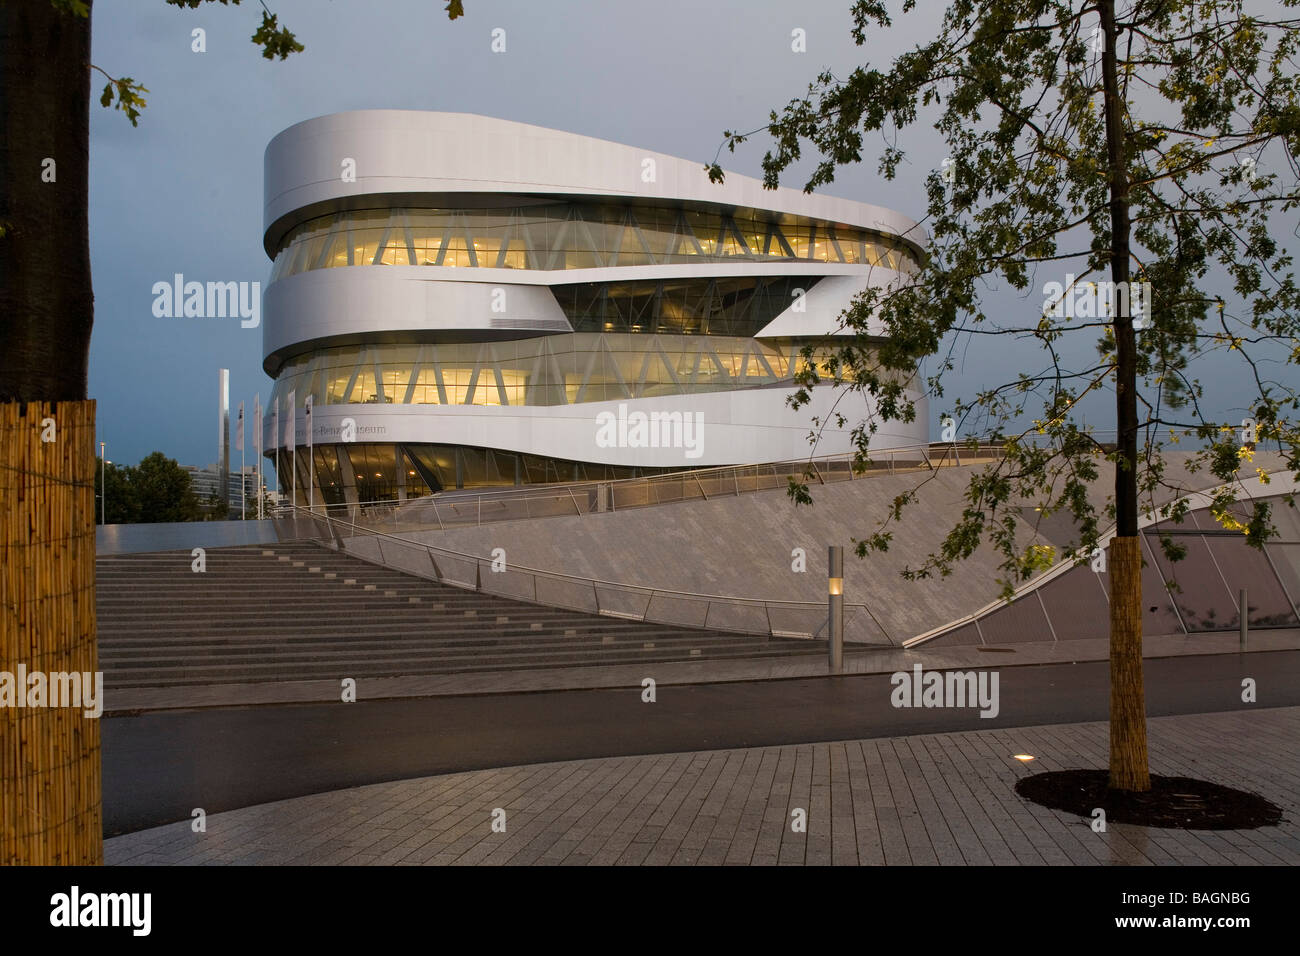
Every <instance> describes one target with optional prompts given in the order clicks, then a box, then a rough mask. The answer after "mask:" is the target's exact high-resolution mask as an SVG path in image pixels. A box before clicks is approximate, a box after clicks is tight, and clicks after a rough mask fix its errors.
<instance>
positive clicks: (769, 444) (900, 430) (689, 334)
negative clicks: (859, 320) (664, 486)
mask: <svg viewBox="0 0 1300 956" xmlns="http://www.w3.org/2000/svg"><path fill="white" fill-rule="evenodd" d="M344 160H346V162H344ZM349 165H350V166H351V168H352V169H353V170H355V174H354V175H351V176H349V175H347V169H348V168H349ZM265 167H266V184H265V186H266V209H265V217H264V218H265V233H264V237H263V243H264V246H265V248H266V251H267V255H268V256H269V258H270V259H271V261H272V267H271V278H270V282H269V283H268V285H267V289H266V293H265V305H264V309H263V316H264V318H263V355H264V359H263V367H264V368H265V370H266V372H267V373H268V374H269V375H271V376H272V377H273V379H274V380H275V385H274V388H273V391H272V396H271V403H269V404H268V415H267V416H266V419H267V421H266V425H265V427H266V429H267V430H266V432H265V433H264V447H265V448H267V449H268V452H267V453H268V455H269V456H271V457H272V458H273V459H274V461H275V463H276V466H277V468H279V469H280V471H281V475H280V484H281V487H282V488H287V487H289V486H290V485H292V484H293V483H294V482H293V481H292V480H290V478H289V474H288V469H290V468H292V467H294V463H295V462H296V467H297V476H296V484H297V488H298V497H299V502H300V503H303V504H305V503H306V502H307V500H308V498H309V492H308V489H309V488H310V489H311V492H310V497H311V498H312V500H314V501H316V502H327V503H333V504H341V503H351V504H359V505H364V504H365V503H367V502H373V501H386V500H403V499H406V498H408V497H414V496H417V495H423V494H429V493H436V492H439V491H442V490H445V489H451V488H472V487H479V486H494V485H520V484H542V483H546V482H555V481H564V482H570V481H574V480H609V479H613V478H620V477H634V476H637V475H643V474H649V473H658V472H663V471H671V470H682V469H684V468H691V467H701V466H710V465H719V464H742V463H753V462H761V461H777V460H789V459H791V458H798V457H802V456H805V455H807V454H808V451H809V449H808V446H807V436H808V432H809V427H810V422H811V421H812V420H813V418H814V417H818V416H823V415H824V414H825V412H826V411H827V410H828V409H829V408H830V405H831V403H832V402H833V401H834V396H833V395H832V394H831V392H832V391H833V390H832V389H829V388H822V387H819V388H817V389H814V393H815V396H814V401H813V403H812V404H811V406H810V407H809V408H807V409H805V410H803V411H801V412H800V413H795V412H794V411H792V410H791V409H789V407H788V404H787V403H786V397H787V396H788V395H789V393H790V391H791V389H792V378H793V376H794V375H795V374H796V372H797V371H798V370H799V368H800V366H801V363H802V362H804V361H805V360H804V359H803V358H801V354H800V353H801V350H802V349H803V348H804V347H805V346H807V345H812V346H813V348H814V356H816V355H817V354H821V353H829V351H830V350H831V348H832V347H833V346H834V341H835V336H837V335H842V334H844V330H843V329H842V328H840V315H841V313H842V312H843V311H844V309H845V308H847V307H848V306H849V305H850V304H851V303H852V300H853V297H854V296H855V295H856V294H857V293H858V292H861V291H862V290H863V289H865V288H867V287H868V286H871V285H877V286H879V285H888V284H890V283H895V282H898V281H900V280H901V279H902V277H905V276H906V275H907V274H908V273H910V272H913V271H914V270H915V269H916V268H917V267H918V263H919V261H920V256H921V255H922V249H923V246H924V240H925V237H924V235H923V234H921V232H920V231H919V228H918V227H917V225H916V224H915V223H914V222H912V221H911V220H909V219H906V218H905V217H903V216H901V215H899V214H898V213H895V212H892V211H891V210H888V209H884V208H882V207H878V206H872V205H868V204H865V203H858V202H851V201H848V200H839V199H832V198H829V197H825V196H819V195H812V196H808V195H804V194H802V193H798V192H795V191H792V190H785V189H779V190H774V191H773V190H764V189H762V188H761V184H760V183H758V182H757V181H756V180H752V179H747V178H745V177H741V176H728V178H727V181H726V183H725V184H723V185H717V184H712V183H709V182H708V178H707V176H706V175H705V174H704V172H703V171H702V169H700V167H699V165H698V164H697V163H694V162H691V161H687V160H681V159H677V158H674V157H671V156H664V155H661V154H657V153H647V152H646V151H645V150H640V149H636V148H633V147H630V146H622V145H619V144H615V143H609V142H605V141H602V140H596V139H590V138H587V137H583V136H577V135H574V134H570V133H563V132H559V131H555V130H545V129H540V128H538V127H533V126H527V125H525V124H520V123H511V122H506V121H502V120H494V119H489V118H486V117H481V116H469V115H464V114H454V113H425V112H410V111H397V110H373V111H359V112H352V113H341V114H335V115H332V116H325V117H320V118H318V119H314V120H309V121H307V122H305V123H300V124H298V125H296V126H293V127H290V128H289V129H288V130H285V131H284V132H282V133H280V134H279V135H278V136H276V137H275V138H274V139H273V140H272V141H271V143H270V145H269V146H268V148H267V152H266V163H265ZM340 168H342V169H343V172H342V173H340ZM647 171H649V174H647ZM379 266H383V267H386V268H377V267H379ZM814 360H815V361H819V362H820V360H818V359H816V358H814ZM783 386H784V387H783ZM290 396H293V400H294V405H295V407H294V408H293V409H289V407H288V402H289V400H290ZM309 396H310V397H311V400H312V404H313V416H312V417H313V419H314V421H313V422H312V423H311V425H310V427H311V428H312V435H311V444H312V446H313V452H312V454H311V455H310V456H308V455H307V454H306V453H305V451H301V450H302V449H303V448H304V446H305V445H306V444H307V443H308V436H307V435H306V433H305V429H306V428H307V427H309V426H308V423H307V420H306V416H305V414H304V406H305V403H306V400H307V398H308V397H309ZM918 397H919V396H918ZM858 398H859V400H862V401H865V399H862V398H861V396H859V397H858ZM271 409H276V410H278V413H279V415H280V416H281V418H280V421H281V422H284V421H285V420H286V419H285V417H284V416H287V415H289V414H292V415H293V428H294V430H295V432H296V439H295V441H296V445H297V447H298V449H300V453H299V454H297V455H296V456H295V455H291V454H288V453H285V452H282V451H280V452H277V451H276V450H275V449H276V448H277V447H278V446H279V445H282V444H283V442H282V441H281V442H277V441H276V440H275V439H274V438H273V437H272V436H271V434H270V427H271V424H270V420H271V418H272V415H271V414H270V410H271ZM862 411H863V414H869V412H870V409H863V410H862ZM638 415H642V416H647V417H649V416H664V417H665V420H667V418H672V419H673V420H674V421H681V420H686V421H689V422H691V423H692V424H695V423H698V428H697V431H698V434H699V435H700V436H702V437H701V438H699V439H698V440H696V441H695V442H694V444H692V446H691V447H689V448H687V447H683V446H680V445H677V446H675V445H674V444H673V443H672V442H667V441H665V442H662V443H660V442H654V443H648V444H647V443H644V442H640V443H639V442H637V441H636V440H635V434H636V432H635V422H636V420H637V416H638ZM609 416H616V417H618V420H619V421H621V422H623V423H624V424H625V425H626V423H627V422H629V421H630V422H632V423H633V426H634V427H633V429H632V431H631V432H630V433H629V432H628V430H627V429H626V428H623V430H622V431H619V432H618V433H617V436H616V437H617V439H618V440H613V441H611V440H608V438H609V435H613V434H614V433H613V432H608V433H607V434H605V435H604V437H602V433H601V431H600V429H601V423H602V422H606V421H608V420H611V419H610V418H609ZM849 427H851V426H848V425H846V426H845V428H844V429H825V430H823V434H822V444H821V445H820V446H819V447H818V449H817V452H816V453H818V454H830V453H834V452H836V451H841V450H847V448H848V447H849V445H848V443H849V440H850V439H849V433H848V431H847V429H848V428H849ZM890 428H891V429H892V430H889V429H886V430H884V431H882V433H881V434H880V435H879V436H878V441H879V442H880V444H881V445H882V446H884V447H887V446H888V445H890V444H895V445H904V444H916V443H919V442H922V441H924V440H925V439H926V437H927V426H926V423H925V421H924V418H923V416H918V421H917V423H916V424H913V425H903V424H892V425H891V426H890ZM627 434H631V436H632V437H631V438H628V439H627V440H624V439H625V438H626V437H627ZM276 437H281V436H276Z"/></svg>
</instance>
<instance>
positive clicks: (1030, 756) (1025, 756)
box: [1011, 754, 1035, 763]
mask: <svg viewBox="0 0 1300 956" xmlns="http://www.w3.org/2000/svg"><path fill="white" fill-rule="evenodd" d="M1011 756H1013V757H1015V758H1016V759H1017V760H1019V761H1020V762H1021V763H1029V761H1031V760H1034V759H1035V757H1034V755H1033V754H1012V755H1011Z"/></svg>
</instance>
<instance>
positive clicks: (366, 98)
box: [90, 0, 1248, 465]
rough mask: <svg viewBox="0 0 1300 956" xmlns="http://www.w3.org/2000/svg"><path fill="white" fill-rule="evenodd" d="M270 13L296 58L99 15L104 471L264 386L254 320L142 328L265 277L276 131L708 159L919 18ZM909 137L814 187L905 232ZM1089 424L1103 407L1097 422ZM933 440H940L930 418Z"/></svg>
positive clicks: (797, 9)
mask: <svg viewBox="0 0 1300 956" xmlns="http://www.w3.org/2000/svg"><path fill="white" fill-rule="evenodd" d="M267 5H268V6H269V7H270V9H271V10H272V11H273V12H275V13H277V14H278V15H279V17H280V21H281V23H283V24H285V25H287V26H289V27H290V28H291V29H292V30H294V31H295V32H296V34H297V35H298V39H299V40H300V41H301V42H302V43H303V44H305V46H306V50H305V51H304V52H303V53H299V54H295V55H293V56H291V57H290V58H289V59H288V60H286V61H284V62H280V61H275V62H271V61H267V60H265V59H263V58H262V57H261V55H260V51H259V49H258V48H256V47H254V45H253V44H252V43H251V42H250V41H249V37H250V36H251V34H252V33H253V31H254V30H256V29H257V27H258V24H259V22H260V7H259V6H258V4H257V3H256V2H247V0H246V2H245V3H244V4H243V5H242V6H239V7H225V6H221V5H219V4H205V5H204V7H203V8H202V9H200V10H181V9H178V8H176V7H172V6H168V5H166V4H165V3H163V0H96V2H95V5H94V15H93V16H94V20H93V24H92V30H93V58H94V62H95V64H96V65H97V66H100V67H102V68H103V69H104V70H106V71H108V72H109V73H111V74H113V75H114V76H122V75H127V76H131V77H134V78H135V79H136V80H137V81H139V82H141V83H143V84H144V86H146V87H147V88H148V89H149V93H148V94H146V95H145V98H146V99H147V101H148V106H147V108H146V109H145V110H144V112H143V114H142V116H141V119H140V125H139V127H138V128H132V127H131V125H130V123H129V122H128V121H127V120H126V119H125V117H124V115H123V114H121V113H119V112H116V111H110V110H104V109H101V108H99V106H98V105H97V100H98V94H99V90H100V89H101V88H102V85H103V84H102V82H101V80H102V78H99V79H97V81H96V82H95V83H94V84H93V86H92V90H93V94H94V97H93V99H94V100H95V103H96V105H94V106H93V107H92V110H91V123H90V131H91V132H90V159H91V165H90V248H91V262H92V266H93V270H94V284H95V313H96V316H95V331H94V336H93V339H92V343H91V362H90V394H91V397H92V398H96V399H98V401H99V427H100V437H101V438H102V439H104V440H106V441H107V442H108V458H109V459H110V460H112V461H117V462H123V463H135V462H137V461H139V460H140V458H142V457H143V456H144V455H146V454H148V453H149V452H151V451H154V450H160V451H163V452H164V453H165V454H167V455H168V456H170V457H174V458H176V459H178V460H179V461H180V462H182V463H183V464H197V465H202V464H206V463H208V462H212V461H215V460H216V455H217V451H216V446H217V412H216V397H217V370H218V369H219V368H222V367H226V368H229V369H230V370H231V385H230V393H231V405H232V408H235V407H238V404H239V402H240V401H241V400H243V401H245V402H246V403H247V406H248V409H249V411H250V415H251V409H252V400H253V394H254V393H255V392H257V391H259V390H260V392H261V393H262V397H263V400H265V398H266V396H267V395H268V394H269V392H270V386H271V383H270V380H269V379H268V378H267V377H266V376H265V374H264V373H263V372H262V369H261V341H262V332H261V329H260V328H258V329H243V328H241V327H240V324H239V320H238V319H195V318H188V319H187V318H170V319H164V318H155V317H154V315H153V313H152V303H153V295H152V293H151V288H152V286H153V284H154V283H155V282H160V281H163V282H170V281H171V279H172V276H173V275H174V274H175V273H178V272H179V273H183V274H184V275H185V277H186V279H187V280H188V279H194V280H198V281H203V282H206V281H209V280H216V281H259V282H262V283H263V284H265V281H266V278H267V275H268V273H269V269H270V262H269V261H268V259H267V258H266V255H265V253H264V252H263V251H262V245H261V233H262V154H263V151H264V150H265V148H266V144H267V142H268V141H269V140H270V139H271V138H272V137H273V136H274V135H275V134H276V133H277V132H279V131H280V130H282V129H284V128H285V127H287V126H290V125H292V124H294V123H297V122H299V121H301V120H304V119H307V118H309V117H313V116H319V115H321V114H324V113H332V112H337V111H340V110H350V109H368V108H395V109H432V110H448V111H459V112H468V113H481V114H485V115H489V116H498V117H502V118H505V119H511V120H518V121H522V122H528V123H534V124H537V125H540V126H548V127H553V128H556V129H562V130H568V131H571V132H574V133H580V134H583V135H587V136H595V137H600V138H602V139H609V140H614V141H616V142H621V143H627V144H630V145H634V146H640V147H643V148H646V149H651V150H656V151H661V152H665V153H669V154H672V155H677V156H683V157H687V158H691V159H697V160H699V162H700V163H701V164H704V163H705V162H707V161H709V160H711V159H712V158H713V155H714V153H715V151H716V149H717V147H718V144H719V143H720V141H721V133H722V131H723V130H724V129H746V130H748V129H754V128H756V127H758V126H759V125H761V124H762V123H763V122H764V121H765V120H766V117H767V114H768V111H769V110H770V109H772V108H774V107H776V106H779V105H781V104H784V103H785V102H787V101H788V100H789V99H791V98H792V97H793V96H795V95H797V94H799V93H801V92H802V91H803V90H804V89H805V88H806V86H807V84H808V83H809V82H810V81H811V80H812V79H813V78H814V77H815V76H816V74H817V73H818V72H819V71H820V70H822V69H824V68H828V67H829V68H830V69H832V70H833V71H834V72H835V73H836V74H837V75H840V76H843V75H846V74H847V73H848V72H849V71H850V70H851V69H852V68H853V66H855V65H857V64H859V63H861V62H862V61H863V59H864V57H866V58H871V59H873V60H874V61H876V62H877V63H879V64H880V65H885V62H886V61H887V60H888V58H890V57H891V56H893V55H895V54H896V53H897V52H899V51H900V50H901V49H902V48H903V46H904V45H911V44H912V43H914V42H917V41H918V40H920V39H921V34H920V32H918V31H924V30H926V29H929V28H932V26H933V24H932V23H931V22H930V20H929V19H928V18H927V17H925V16H915V15H913V16H908V17H904V18H901V19H900V20H899V23H900V26H901V27H902V29H901V30H898V31H896V36H897V39H896V40H895V41H894V42H892V43H891V45H890V48H889V49H879V48H875V49H873V48H871V47H868V48H867V49H866V50H865V51H864V50H863V49H860V48H858V47H856V46H855V45H854V43H853V41H852V38H851V36H850V33H849V30H850V26H851V20H850V17H849V8H850V6H851V3H850V0H817V2H815V3H807V2H804V3H788V2H785V3H782V2H776V0H714V2H709V3H700V2H698V0H656V2H655V3H637V2H619V3H609V2H600V0H562V2H547V3H537V2H535V0H510V2H498V0H466V4H465V5H466V9H467V15H466V16H465V17H463V18H462V19H459V20H456V21H455V22H450V21H448V20H447V18H446V14H445V13H444V12H443V7H444V5H445V4H444V2H442V0H267ZM926 5H927V4H926V3H923V4H922V6H923V7H924V6H926ZM934 6H937V4H934ZM195 27H202V28H203V29H204V30H206V33H207V36H206V41H207V52H206V53H195V52H192V51H191V30H193V29H194V28H195ZM495 27H502V28H504V29H505V30H506V52H505V53H503V54H501V53H493V52H492V51H491V49H490V43H491V31H492V30H493V28H495ZM796 28H800V29H803V30H804V31H806V36H807V52H806V53H796V52H793V51H792V50H791V31H792V30H794V29H796ZM909 30H911V31H913V32H911V33H909V32H908V31H909ZM95 76H96V77H98V74H95ZM906 135H907V138H906V140H905V141H904V145H905V146H906V147H907V148H908V149H909V151H910V156H909V165H908V166H906V167H905V168H904V170H903V172H902V174H901V175H900V177H899V178H898V179H897V180H896V181H894V182H893V183H887V182H885V181H884V180H883V179H881V178H880V177H879V176H878V175H877V174H876V172H875V167H876V163H875V156H876V153H877V152H878V151H879V150H878V144H871V143H869V144H868V145H869V147H870V152H869V156H868V161H867V162H865V163H863V164H862V165H860V166H858V167H856V168H852V169H846V170H843V171H841V173H840V174H839V175H838V176H837V180H836V182H835V183H834V184H832V185H831V186H830V187H827V188H826V189H825V191H826V192H828V193H830V194H832V195H838V196H843V197H846V198H850V199H857V200H862V201H867V202H875V203H879V204H881V205H884V206H889V207H892V208H894V209H897V210H899V211H900V212H902V213H904V214H906V215H909V216H912V217H914V218H919V217H920V215H921V213H922V212H923V210H924V192H923V186H922V184H923V180H924V177H925V176H926V175H927V174H928V172H929V170H930V169H931V168H934V167H937V166H938V165H939V162H940V158H941V157H940V155H939V140H938V138H937V135H936V134H935V133H934V132H933V130H931V129H930V128H929V127H928V126H920V127H914V128H913V129H912V131H910V132H909V133H908V134H906ZM765 149H766V141H765V140H763V139H761V138H756V139H755V140H753V141H752V142H751V144H749V145H748V146H746V147H743V148H742V151H741V152H738V153H737V154H735V155H729V156H726V157H725V161H724V166H725V167H726V168H728V169H732V170H735V171H737V172H740V173H745V174H748V175H760V174H761V167H760V162H761V159H762V155H763V152H764V150H765ZM806 169H807V164H805V165H804V166H803V167H802V168H801V169H800V170H798V171H796V173H795V174H794V175H790V176H788V177H787V178H786V179H785V180H783V182H784V184H786V185H791V186H796V187H797V186H802V183H803V180H802V179H801V178H799V176H798V173H799V172H803V171H804V170H806ZM1040 278H1041V277H1040ZM1047 278H1059V277H1047ZM1040 285H1041V282H1040ZM1036 290H1037V287H1035V291H1032V292H1031V293H1030V295H1029V296H1028V297H1027V298H1025V299H1017V298H1014V297H1012V296H1010V295H1006V294H1005V293H1000V292H998V291H997V290H996V289H995V290H992V292H991V294H992V295H993V296H1002V297H1004V298H1005V308H1006V309H1013V308H1014V309H1026V308H1027V309H1029V310H1031V311H1034V312H1036V311H1038V310H1040V309H1041V302H1042V295H1041V292H1039V291H1036ZM957 354H958V359H959V366H958V370H957V371H958V374H957V375H956V376H955V377H954V378H953V379H952V380H951V383H950V386H949V390H948V394H949V395H950V396H952V395H956V394H961V395H967V396H968V395H970V394H971V393H972V392H973V391H974V390H975V389H976V388H978V387H979V386H980V385H981V384H988V383H991V382H992V381H994V380H996V381H997V382H1002V381H1006V380H1008V379H1009V378H1014V376H1015V375H1016V373H1017V372H1019V371H1020V370H1021V369H1022V367H1023V368H1024V369H1025V370H1027V371H1036V370H1038V369H1039V368H1040V367H1041V361H1042V360H1041V358H1040V357H1039V355H1038V354H1037V350H1036V349H1034V347H1033V346H1032V345H1030V344H1029V343H1024V344H1023V345H1019V346H1015V347H1014V348H1011V349H1008V348H1007V343H1006V342H999V343H997V344H996V345H995V346H990V345H988V344H985V343H980V342H975V343H973V344H971V345H970V347H969V349H967V348H965V347H964V346H963V347H962V349H961V350H959V351H958V353H957ZM963 358H964V363H962V362H961V361H960V360H961V359H963ZM1223 378H1224V379H1225V381H1226V382H1227V384H1226V385H1224V382H1220V385H1221V387H1222V388H1223V391H1222V394H1221V395H1216V396H1215V398H1214V400H1213V401H1212V403H1211V407H1212V408H1215V409H1219V410H1221V412H1222V414H1225V415H1228V416H1229V417H1231V416H1232V415H1234V414H1236V411H1237V410H1238V409H1239V408H1240V406H1241V405H1243V404H1244V402H1245V400H1246V398H1247V397H1248V393H1247V392H1246V391H1245V388H1244V383H1243V386H1242V388H1241V390H1238V389H1236V388H1235V387H1233V385H1232V382H1233V381H1235V379H1232V378H1230V377H1227V376H1224V377H1223ZM945 404H947V403H945ZM939 411H940V408H939V407H938V406H936V407H935V408H934V409H933V412H934V415H933V416H932V417H934V418H936V419H937V417H938V413H939ZM1237 417H1240V415H1238V416H1237ZM1089 418H1090V419H1091V418H1092V413H1091V411H1090V412H1089ZM1105 418H1106V407H1105V401H1104V400H1103V402H1101V403H1100V404H1098V406H1097V420H1104V419H1105ZM931 428H932V433H933V434H934V436H935V437H936V438H937V436H938V429H937V423H936V422H931ZM232 441H233V434H232ZM238 461H239V456H238V453H237V452H236V453H234V462H235V463H236V464H238ZM250 463H251V457H250Z"/></svg>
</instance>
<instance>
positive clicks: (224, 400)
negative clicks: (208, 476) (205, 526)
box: [217, 368, 242, 518]
mask: <svg viewBox="0 0 1300 956" xmlns="http://www.w3.org/2000/svg"><path fill="white" fill-rule="evenodd" d="M218 381H219V384H218V385H217V390H218V393H219V394H218V396H217V404H218V410H217V418H218V420H217V427H218V432H217V495H218V497H219V498H220V500H221V512H220V513H221V516H222V517H223V518H224V517H225V516H226V514H227V513H228V510H229V508H230V369H228V368H223V369H220V370H219V372H218ZM241 480H242V476H241Z"/></svg>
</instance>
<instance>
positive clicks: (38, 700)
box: [0, 402, 104, 866]
mask: <svg viewBox="0 0 1300 956" xmlns="http://www.w3.org/2000/svg"><path fill="white" fill-rule="evenodd" d="M94 462H95V403H94V402H60V403H59V404H57V405H47V404H45V403H43V402H32V403H30V404H28V405H27V406H26V408H25V409H22V410H20V407H19V405H18V404H16V403H13V402H10V403H8V404H4V405H0V670H3V671H7V672H8V674H7V675H5V676H6V677H7V679H8V681H9V686H8V688H7V693H6V696H7V695H13V696H12V697H10V698H9V699H6V700H5V705H4V706H0V788H3V799H0V824H2V826H0V864H4V865H12V864H33V865H41V866H48V865H67V864H75V865H86V864H94V863H102V862H103V858H104V828H103V818H102V815H101V801H100V750H99V719H98V715H94V716H86V712H87V710H90V711H91V712H92V713H93V711H94V710H95V709H96V708H97V707H99V708H102V707H103V704H104V701H103V699H102V696H99V695H97V694H93V695H92V697H91V698H90V699H88V698H87V693H86V692H87V690H90V691H92V692H93V691H94V688H95V684H94V681H95V674H96V671H97V669H98V664H97V660H96V656H97V654H96V647H95V524H94V521H93V519H92V518H91V515H92V514H93V513H94V510H95V491H94V484H93V483H92V482H91V480H90V472H91V469H92V468H93V467H94ZM23 672H26V674H27V675H28V678H30V676H31V675H34V674H37V673H39V674H41V675H42V677H43V678H44V680H43V681H42V683H43V684H44V689H43V693H41V695H40V696H36V687H37V686H38V685H35V684H33V683H31V682H30V681H29V679H24V678H23V677H21V676H20V675H21V674H22V673H23ZM54 674H76V675H78V676H77V678H75V689H74V687H73V682H72V681H68V682H66V683H64V682H58V684H62V689H60V692H59V693H60V698H59V699H58V700H55V699H54V696H53V695H54V693H55V689H56V686H58V684H56V681H55V679H54V678H53V677H51V676H50V675H54ZM86 675H89V682H87V680H86ZM0 679H4V678H0ZM20 681H21V683H19V682H20ZM87 683H89V687H87V686H86V685H87ZM65 694H66V695H67V697H68V698H71V699H66V698H65V696H64V695H65Z"/></svg>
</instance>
